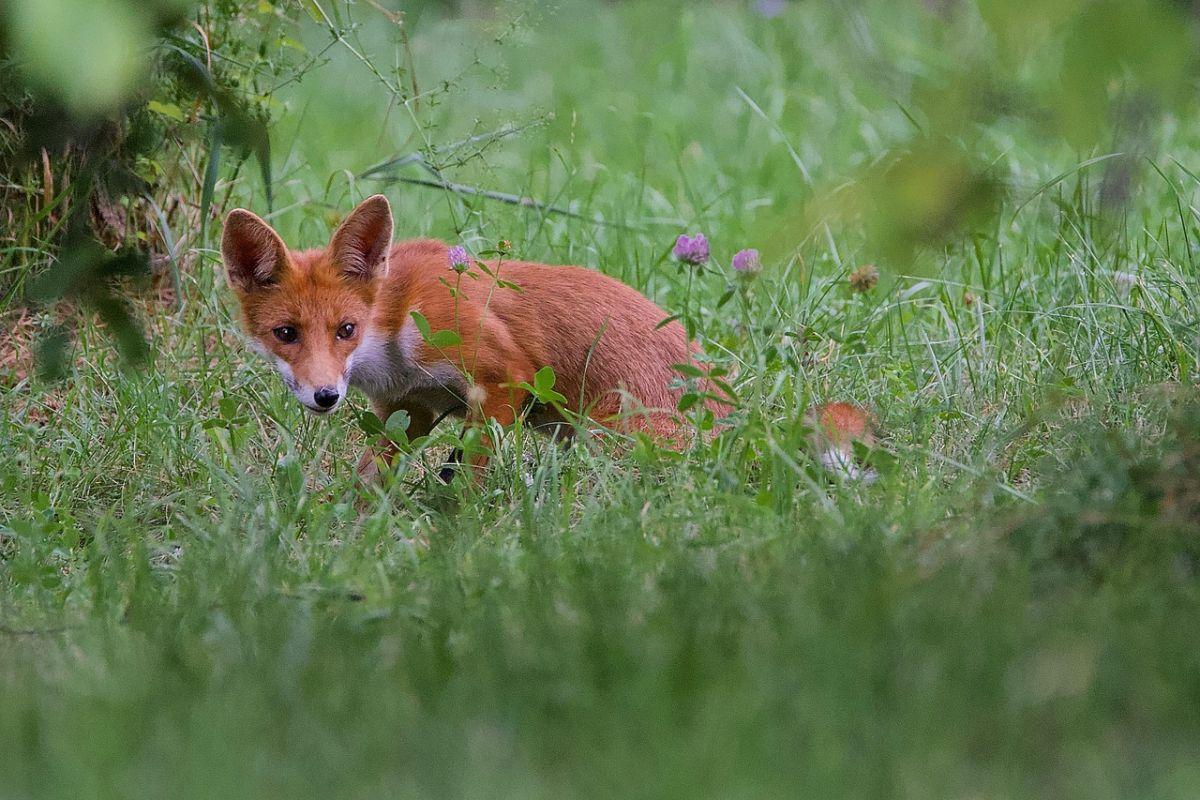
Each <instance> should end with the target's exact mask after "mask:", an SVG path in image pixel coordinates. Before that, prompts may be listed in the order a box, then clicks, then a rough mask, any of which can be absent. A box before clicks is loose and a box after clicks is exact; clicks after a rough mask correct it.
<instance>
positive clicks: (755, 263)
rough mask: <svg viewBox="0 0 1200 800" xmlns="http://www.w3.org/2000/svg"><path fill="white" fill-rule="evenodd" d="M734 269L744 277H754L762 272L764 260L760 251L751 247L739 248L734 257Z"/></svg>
mask: <svg viewBox="0 0 1200 800" xmlns="http://www.w3.org/2000/svg"><path fill="white" fill-rule="evenodd" d="M733 271H734V272H735V273H737V274H738V276H740V277H743V278H753V277H755V276H757V275H758V273H760V272H762V261H761V260H760V259H759V257H758V251H757V250H755V249H753V248H750V249H747V250H739V251H738V252H737V253H736V254H735V255H734V257H733Z"/></svg>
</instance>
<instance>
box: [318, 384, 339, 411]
mask: <svg viewBox="0 0 1200 800" xmlns="http://www.w3.org/2000/svg"><path fill="white" fill-rule="evenodd" d="M338 397H340V395H339V394H338V392H337V389H334V388H333V387H332V386H322V387H321V388H320V389H317V390H316V391H315V392H313V401H314V402H315V403H316V404H317V405H319V406H320V407H321V408H332V407H333V404H334V403H336V402H337V401H338Z"/></svg>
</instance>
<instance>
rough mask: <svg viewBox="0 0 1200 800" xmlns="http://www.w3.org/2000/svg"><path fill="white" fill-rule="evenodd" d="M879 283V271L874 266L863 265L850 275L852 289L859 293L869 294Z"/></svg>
mask: <svg viewBox="0 0 1200 800" xmlns="http://www.w3.org/2000/svg"><path fill="white" fill-rule="evenodd" d="M877 283H879V270H878V269H876V267H875V265H874V264H863V265H862V266H861V267H859V268H858V269H856V270H854V272H851V273H850V289H851V290H853V291H855V292H858V293H860V294H861V293H863V292H869V291H871V290H872V289H874V288H875V284H877Z"/></svg>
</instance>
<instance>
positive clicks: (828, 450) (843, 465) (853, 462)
mask: <svg viewBox="0 0 1200 800" xmlns="http://www.w3.org/2000/svg"><path fill="white" fill-rule="evenodd" d="M805 421H806V423H807V424H808V426H809V427H810V428H812V437H811V442H810V444H811V446H812V448H813V451H814V452H815V455H816V457H817V460H818V461H819V462H820V464H821V466H822V467H824V468H825V469H826V470H827V471H828V472H830V473H831V474H833V475H837V476H840V477H842V478H848V479H851V480H864V481H867V482H871V481H873V480H875V478H876V477H877V476H876V474H875V471H874V470H873V469H871V468H869V467H864V466H862V465H861V464H860V463H859V462H858V460H857V459H856V458H855V455H854V445H855V443H859V444H862V445H865V446H866V447H868V448H871V447H874V446H875V423H874V421H873V420H872V419H871V415H870V414H868V413H867V412H866V411H864V410H863V409H861V408H859V407H858V406H856V405H852V404H851V403H842V402H836V403H825V404H824V405H820V406H816V407H815V408H810V409H809V411H808V413H807V414H806V415H805Z"/></svg>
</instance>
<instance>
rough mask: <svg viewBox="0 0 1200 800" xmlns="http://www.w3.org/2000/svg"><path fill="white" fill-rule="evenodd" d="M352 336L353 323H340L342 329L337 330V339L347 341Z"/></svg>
mask: <svg viewBox="0 0 1200 800" xmlns="http://www.w3.org/2000/svg"><path fill="white" fill-rule="evenodd" d="M353 335H354V323H353V322H344V323H342V327H340V328H338V329H337V337H338V338H339V339H349V338H350V337H351V336H353Z"/></svg>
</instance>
